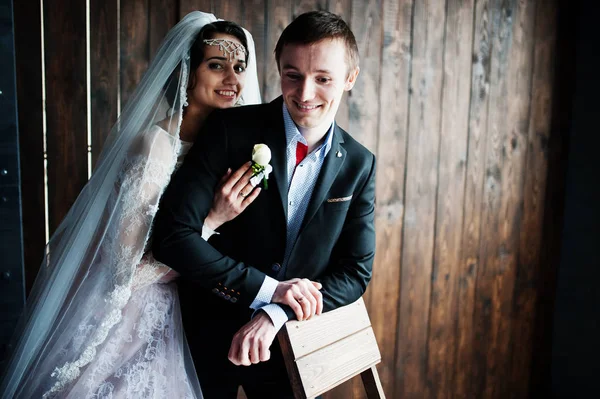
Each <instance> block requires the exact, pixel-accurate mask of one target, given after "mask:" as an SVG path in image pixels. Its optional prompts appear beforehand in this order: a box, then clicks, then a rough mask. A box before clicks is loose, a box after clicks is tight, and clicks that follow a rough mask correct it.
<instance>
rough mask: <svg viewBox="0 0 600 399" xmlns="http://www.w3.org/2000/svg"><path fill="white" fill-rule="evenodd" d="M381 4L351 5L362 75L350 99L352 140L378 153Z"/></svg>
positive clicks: (378, 0)
mask: <svg viewBox="0 0 600 399" xmlns="http://www.w3.org/2000/svg"><path fill="white" fill-rule="evenodd" d="M381 5H382V2H381V0H372V1H368V2H365V1H361V0H354V1H353V2H352V19H351V21H350V26H351V28H352V31H353V32H354V36H355V37H356V42H357V44H358V52H359V54H360V74H359V76H358V79H357V81H356V84H355V85H354V88H353V89H352V90H353V92H354V93H357V94H359V95H352V96H349V97H348V108H349V126H348V128H349V129H350V132H351V134H352V137H354V138H355V139H357V140H358V141H359V142H360V143H361V144H362V145H364V146H365V147H367V148H368V149H369V150H370V151H372V152H375V151H377V136H378V132H379V118H378V115H379V112H378V111H379V106H380V104H379V95H378V91H379V83H380V73H381V45H382V30H381V28H382V23H381V22H382V20H381Z"/></svg>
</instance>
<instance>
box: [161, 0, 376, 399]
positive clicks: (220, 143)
mask: <svg viewBox="0 0 600 399" xmlns="http://www.w3.org/2000/svg"><path fill="white" fill-rule="evenodd" d="M275 57H276V60H277V65H278V68H279V72H280V75H281V90H282V93H283V95H282V96H281V97H279V98H277V99H276V100H274V101H273V102H271V103H270V104H262V105H256V106H247V107H238V108H230V109H225V110H216V111H214V112H213V113H212V114H211V115H210V117H209V119H208V120H207V122H206V123H205V126H204V128H203V130H202V132H201V134H200V135H199V137H198V139H197V141H196V143H195V144H194V147H193V148H192V150H191V151H190V153H189V154H188V155H187V157H186V159H185V162H184V164H183V166H182V167H181V168H180V170H179V171H178V172H177V174H176V175H175V176H174V177H173V180H172V182H171V184H170V186H169V187H168V189H167V190H166V192H165V195H164V196H163V200H162V203H161V206H160V209H159V211H158V215H157V217H156V220H155V228H154V233H153V234H154V244H153V251H154V255H155V257H156V258H157V259H158V260H160V261H162V262H164V263H165V264H167V265H169V266H170V267H172V268H173V269H175V270H176V271H177V272H179V273H180V274H181V278H180V279H179V290H180V298H181V308H182V314H183V321H184V325H185V330H186V336H187V339H188V342H189V345H190V349H191V352H192V357H193V358H194V363H195V366H196V371H197V373H198V377H199V379H200V384H201V388H202V391H203V394H204V396H205V397H206V398H207V399H211V398H235V397H236V396H237V389H238V386H239V385H242V386H243V387H244V391H245V392H246V395H247V396H248V397H249V398H265V397H277V398H287V397H289V398H292V397H293V396H292V392H291V388H290V384H289V381H288V378H287V374H286V371H285V366H284V363H283V360H282V357H281V352H280V348H279V345H278V344H277V342H274V339H275V336H276V333H277V331H278V330H279V329H280V328H281V326H282V325H283V324H284V323H285V322H286V321H287V320H289V319H291V318H298V319H300V320H303V319H307V318H310V317H311V316H312V315H314V314H318V313H320V312H321V308H322V310H323V311H329V310H332V309H335V308H337V307H340V306H344V305H347V304H349V303H352V302H353V301H355V300H357V299H358V298H359V297H360V296H361V295H362V294H363V293H364V291H365V289H366V286H367V284H368V282H369V280H370V278H371V270H372V264H373V257H374V252H375V230H374V223H373V222H374V202H375V157H374V156H373V154H371V153H370V152H369V151H368V150H367V149H365V148H364V147H363V146H362V145H360V144H359V143H358V142H356V141H355V140H354V139H353V138H352V137H351V136H350V135H349V134H348V133H346V132H345V131H344V130H342V129H341V128H340V127H338V126H337V125H336V124H335V122H334V118H335V114H336V112H337V109H338V107H339V104H340V100H341V98H342V95H343V92H344V91H348V90H350V89H352V87H353V86H354V83H355V81H356V78H357V76H358V72H359V68H358V49H357V45H356V41H355V38H354V35H353V34H352V32H351V31H350V29H349V28H348V26H347V25H346V23H345V22H344V21H343V20H342V19H340V18H339V17H338V16H336V15H334V14H331V13H327V12H321V11H319V12H309V13H306V14H302V15H300V16H299V17H298V18H296V19H295V20H294V21H293V22H292V23H291V24H290V25H289V26H288V27H287V28H286V29H285V30H284V31H283V33H282V35H281V37H280V39H279V41H278V43H277V46H276V49H275ZM256 144H266V145H267V146H268V147H269V148H270V149H271V151H272V159H271V165H272V167H273V171H272V173H271V175H270V176H269V180H268V186H269V187H268V190H262V192H261V193H260V195H259V196H258V197H257V198H256V200H254V202H253V203H252V204H251V205H250V206H248V208H247V209H246V210H245V211H244V212H243V213H242V214H241V215H239V216H238V217H237V218H236V219H234V220H232V221H231V222H229V223H226V224H224V225H223V226H222V227H221V228H220V229H219V230H220V234H219V235H216V236H213V237H212V238H211V240H210V243H208V242H206V241H204V240H203V239H202V229H203V220H204V218H205V217H206V215H207V213H208V211H209V209H210V207H211V204H212V200H213V196H214V193H215V187H216V186H217V184H218V182H219V178H220V176H223V175H224V174H225V172H226V170H227V169H228V168H232V169H233V170H235V169H237V168H238V167H239V166H240V165H242V164H244V163H246V162H248V161H249V160H250V159H251V156H252V149H253V147H254V146H255V145H256ZM247 188H251V187H250V186H247V187H245V188H243V189H242V190H241V191H240V196H247V195H249V192H244V191H249V190H247ZM205 227H206V226H205ZM315 287H316V288H317V289H315ZM318 289H320V291H319V290H318ZM240 365H243V366H249V367H239V366H240Z"/></svg>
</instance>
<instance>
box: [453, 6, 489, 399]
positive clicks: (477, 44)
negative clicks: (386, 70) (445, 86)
mask: <svg viewBox="0 0 600 399" xmlns="http://www.w3.org/2000/svg"><path fill="white" fill-rule="evenodd" d="M492 12H493V10H491V9H490V4H489V1H487V0H477V2H476V5H475V9H474V13H475V16H474V19H473V21H474V22H473V23H474V29H473V32H474V37H473V50H472V51H473V61H472V67H471V88H470V90H471V94H470V105H469V114H468V118H469V142H468V152H467V167H466V182H465V195H464V204H463V209H464V220H463V230H462V237H461V260H460V263H459V270H458V290H457V296H458V298H457V300H458V304H457V347H456V361H455V367H456V369H455V377H454V378H455V381H454V384H455V388H454V392H455V393H456V396H457V397H459V398H470V397H472V394H471V391H472V381H473V379H474V377H475V376H477V375H478V374H479V373H481V372H483V371H482V370H480V369H479V367H478V364H475V363H474V359H473V356H474V350H473V340H474V339H475V336H474V328H475V325H476V324H477V320H475V318H474V312H475V301H476V299H475V294H476V283H477V273H478V270H479V268H480V262H481V261H482V259H481V256H480V252H479V244H480V237H481V210H482V202H483V182H484V177H485V151H486V144H487V123H488V122H487V121H488V109H489V107H488V104H489V91H490V68H491V51H492V40H493V38H492V25H491V22H492V21H491V14H492Z"/></svg>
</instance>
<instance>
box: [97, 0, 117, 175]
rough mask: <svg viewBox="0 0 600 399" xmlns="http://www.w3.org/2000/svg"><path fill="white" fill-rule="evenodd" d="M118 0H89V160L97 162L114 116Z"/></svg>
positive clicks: (115, 112) (115, 111)
mask: <svg viewBox="0 0 600 399" xmlns="http://www.w3.org/2000/svg"><path fill="white" fill-rule="evenodd" d="M117 24H118V10H117V0H111V1H104V0H92V1H90V90H91V93H90V95H91V100H92V101H91V110H90V112H91V116H92V126H91V129H92V163H93V165H95V164H96V161H97V160H98V156H99V155H100V152H101V150H102V147H103V145H104V141H105V140H106V137H107V136H108V133H109V132H110V128H111V127H112V125H113V124H114V123H115V121H116V119H117V101H118V88H119V85H118V82H119V54H118V52H117V48H118V47H117V45H118V40H119V37H118V36H119V35H118V30H117Z"/></svg>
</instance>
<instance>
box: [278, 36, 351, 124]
mask: <svg viewBox="0 0 600 399" xmlns="http://www.w3.org/2000/svg"><path fill="white" fill-rule="evenodd" d="M279 65H281V91H282V93H283V100H284V101H285V104H286V106H287V108H288V110H289V112H290V115H291V116H292V119H293V120H294V122H295V123H296V124H297V125H298V126H300V127H302V128H305V129H315V128H319V129H327V128H328V127H329V126H324V124H329V123H331V121H332V120H333V119H334V117H335V113H336V112H337V110H338V107H339V105H340V100H341V98H342V95H343V93H344V91H348V90H350V89H351V88H352V87H353V86H354V82H355V81H356V77H357V75H358V68H356V70H352V71H349V70H348V64H347V61H346V46H345V45H344V42H343V41H341V40H338V39H323V40H321V41H318V42H316V43H311V44H286V45H285V46H284V47H283V50H282V52H281V56H280V59H279Z"/></svg>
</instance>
